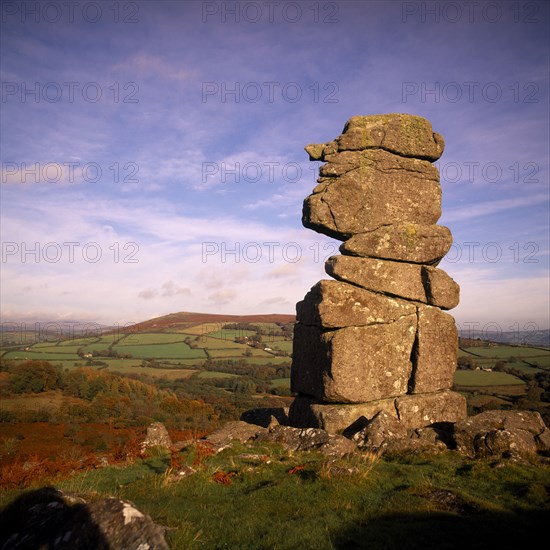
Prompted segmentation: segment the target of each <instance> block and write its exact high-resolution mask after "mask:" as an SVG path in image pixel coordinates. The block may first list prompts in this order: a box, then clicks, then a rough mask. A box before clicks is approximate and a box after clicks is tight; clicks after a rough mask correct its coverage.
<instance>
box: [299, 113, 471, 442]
mask: <svg viewBox="0 0 550 550" xmlns="http://www.w3.org/2000/svg"><path fill="white" fill-rule="evenodd" d="M443 148H444V141H443V138H442V137H441V136H440V135H439V134H437V133H434V132H433V130H432V127H431V124H430V123H429V122H428V121H427V120H426V119H424V118H422V117H418V116H413V115H407V114H390V115H373V116H362V117H353V118H351V119H350V120H349V121H348V122H347V123H346V125H345V127H344V130H343V133H342V134H341V135H340V136H339V137H337V138H336V139H335V140H334V141H332V142H329V143H324V144H318V145H309V146H307V147H306V151H307V152H308V153H309V155H310V159H311V160H321V161H325V162H326V164H324V165H323V166H321V168H320V178H319V180H318V182H319V185H317V187H315V189H314V190H313V193H312V194H311V195H310V196H309V197H307V198H306V199H305V201H304V208H303V217H302V222H303V224H304V226H305V227H308V228H311V229H313V230H315V231H318V232H320V233H324V234H326V235H329V236H331V237H334V238H336V239H339V240H342V241H344V243H343V244H342V245H341V247H340V252H341V254H340V255H337V256H333V257H331V258H329V259H328V260H327V262H326V271H327V273H328V274H329V275H331V276H332V277H334V279H336V280H332V281H331V280H323V281H320V282H319V283H317V284H316V285H315V286H314V287H313V288H312V289H311V290H310V292H309V293H308V294H307V295H306V296H305V298H304V300H303V301H302V302H299V303H298V304H297V306H296V311H297V323H296V326H295V333H294V349H293V359H292V371H291V389H292V391H293V392H295V393H297V394H298V395H297V397H296V399H295V401H294V403H293V405H292V406H291V408H290V411H289V423H290V424H291V425H292V426H296V427H300V428H308V427H309V428H320V429H324V430H327V431H328V432H331V433H336V432H345V431H346V430H349V429H350V428H351V427H353V426H360V425H361V424H365V423H366V422H368V421H370V420H371V419H372V418H373V417H375V416H376V415H377V414H379V413H381V412H384V413H385V414H388V415H390V416H391V417H394V418H395V419H396V420H397V421H398V422H399V423H400V425H401V426H402V427H403V428H404V429H406V430H408V429H417V428H423V427H425V426H428V425H431V424H434V423H441V422H447V423H448V422H453V423H454V422H457V421H459V420H461V419H462V418H464V417H465V416H466V401H465V399H464V398H463V397H462V396H461V395H459V394H457V393H454V392H452V391H451V387H452V382H453V375H454V372H455V370H456V357H457V349H458V336H457V331H456V327H455V323H454V319H453V318H452V317H451V316H450V315H449V314H448V313H445V312H444V311H443V310H449V309H452V308H454V307H455V306H456V305H457V304H458V302H459V287H458V285H457V284H456V283H455V281H453V280H452V278H451V277H449V275H447V273H445V272H444V271H443V270H441V269H438V268H437V267H436V265H437V264H438V263H439V261H440V260H441V259H442V258H443V256H444V255H445V254H446V253H447V252H448V250H449V248H450V246H451V244H452V236H451V232H450V231H449V229H448V228H446V227H443V226H439V225H437V220H438V219H439V217H440V215H441V187H440V184H439V174H438V171H437V169H436V168H435V166H434V165H433V164H432V163H433V162H434V161H435V160H437V159H438V158H439V157H440V156H441V154H442V152H443Z"/></svg>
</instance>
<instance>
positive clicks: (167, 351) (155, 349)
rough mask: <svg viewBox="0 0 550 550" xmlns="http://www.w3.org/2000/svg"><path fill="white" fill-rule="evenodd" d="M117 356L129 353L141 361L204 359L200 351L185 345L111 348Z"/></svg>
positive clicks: (181, 343)
mask: <svg viewBox="0 0 550 550" xmlns="http://www.w3.org/2000/svg"><path fill="white" fill-rule="evenodd" d="M113 349H114V350H115V351H116V352H117V353H119V354H126V353H131V354H132V356H134V357H140V358H143V359H151V358H155V359H163V358H166V359H179V358H182V359H194V358H204V357H205V354H204V351H203V350H202V349H192V348H190V347H189V346H188V345H187V344H184V343H183V342H179V343H177V344H148V345H143V346H124V345H122V346H119V345H117V346H115V347H114V348H113Z"/></svg>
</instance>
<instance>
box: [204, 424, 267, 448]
mask: <svg viewBox="0 0 550 550" xmlns="http://www.w3.org/2000/svg"><path fill="white" fill-rule="evenodd" d="M266 431H267V430H266V428H262V427H261V426H256V425H255V424H249V423H248V422H243V421H242V420H236V421H234V422H228V423H227V424H224V425H223V426H222V427H221V428H218V429H217V430H216V431H214V432H212V433H211V434H210V435H208V436H207V437H206V441H208V442H209V443H211V444H212V445H214V446H220V445H224V446H226V447H227V445H228V444H229V443H230V442H231V441H239V442H240V443H246V442H247V441H249V440H250V439H254V438H255V437H256V436H257V435H259V434H262V433H264V432H266ZM226 447H224V448H226Z"/></svg>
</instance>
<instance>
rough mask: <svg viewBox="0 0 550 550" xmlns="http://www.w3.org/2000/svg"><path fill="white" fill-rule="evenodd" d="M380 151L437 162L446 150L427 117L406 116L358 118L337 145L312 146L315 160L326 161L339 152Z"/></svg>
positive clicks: (338, 139)
mask: <svg viewBox="0 0 550 550" xmlns="http://www.w3.org/2000/svg"><path fill="white" fill-rule="evenodd" d="M370 148H380V149H384V150H386V151H390V152H392V153H396V154H398V155H401V156H404V157H415V158H424V159H428V160H430V161H436V160H437V159H438V158H439V157H440V156H441V155H442V154H443V149H444V148H445V142H444V140H443V137H442V136H440V135H439V134H437V133H435V132H433V129H432V125H431V124H430V122H429V121H428V120H426V119H425V118H423V117H419V116H415V115H410V114H406V113H403V114H401V113H391V114H387V115H369V116H354V117H352V118H350V119H349V120H348V121H347V122H346V124H345V126H344V130H343V132H342V134H341V135H340V136H339V137H338V138H336V140H335V141H334V142H330V143H328V144H320V145H308V146H307V147H306V151H307V152H308V153H309V155H310V159H311V160H325V155H327V154H331V153H333V152H334V151H335V150H348V151H349V150H352V151H356V150H364V149H370Z"/></svg>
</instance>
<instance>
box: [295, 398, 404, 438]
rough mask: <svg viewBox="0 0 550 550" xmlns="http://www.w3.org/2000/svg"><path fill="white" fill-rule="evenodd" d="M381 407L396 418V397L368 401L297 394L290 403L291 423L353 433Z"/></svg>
mask: <svg viewBox="0 0 550 550" xmlns="http://www.w3.org/2000/svg"><path fill="white" fill-rule="evenodd" d="M380 411H385V412H387V413H389V414H391V415H392V416H395V417H396V418H397V410H396V408H395V399H394V398H391V399H379V400H377V401H370V402H369V403H358V404H352V403H350V404H336V403H324V402H322V401H320V400H318V399H315V398H314V397H308V396H307V395H298V396H296V397H295V399H294V401H293V402H292V404H291V405H290V411H289V413H288V419H289V423H290V424H291V425H292V426H296V427H298V428H307V427H314V428H322V429H324V430H326V431H328V432H329V433H342V432H345V433H350V434H353V433H355V432H356V431H358V430H360V429H361V428H363V427H364V426H366V424H367V423H368V421H369V420H370V419H371V418H373V417H374V416H376V414H377V413H379V412H380Z"/></svg>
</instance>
